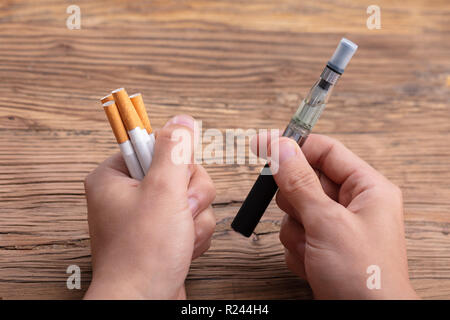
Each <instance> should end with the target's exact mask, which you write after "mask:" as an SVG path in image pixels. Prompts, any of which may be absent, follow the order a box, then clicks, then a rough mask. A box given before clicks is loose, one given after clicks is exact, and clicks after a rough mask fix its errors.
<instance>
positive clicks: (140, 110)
mask: <svg viewBox="0 0 450 320" xmlns="http://www.w3.org/2000/svg"><path fill="white" fill-rule="evenodd" d="M130 100H131V102H132V103H133V106H134V108H135V109H136V112H137V114H138V115H139V118H140V119H141V121H142V124H143V125H144V128H145V129H144V130H145V131H146V132H147V134H148V135H147V136H148V137H149V139H148V140H147V145H148V149H149V150H150V154H151V156H152V157H153V149H154V147H155V135H154V134H153V133H152V131H153V130H152V126H151V124H150V120H149V118H148V114H147V110H146V108H145V104H144V99H142V94H140V93H135V94H133V95H131V96H130ZM144 136H145V135H144ZM147 136H146V138H147Z"/></svg>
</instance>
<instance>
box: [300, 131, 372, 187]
mask: <svg viewBox="0 0 450 320" xmlns="http://www.w3.org/2000/svg"><path fill="white" fill-rule="evenodd" d="M302 151H303V153H304V155H305V157H306V159H308V162H309V164H310V165H311V166H312V167H314V168H316V169H318V170H320V171H322V172H323V173H324V174H325V175H326V176H327V177H328V178H329V179H330V180H332V181H333V182H334V183H336V184H338V185H341V184H343V183H344V182H345V181H346V180H347V179H348V178H349V177H350V176H351V175H353V174H357V173H359V172H367V173H371V174H374V173H376V172H377V171H376V170H375V169H374V168H372V167H371V166H370V165H369V164H368V163H367V162H365V161H364V160H362V159H361V158H360V157H358V156H357V155H356V154H354V153H353V152H352V151H350V150H349V149H347V148H346V147H345V146H344V145H343V144H342V143H341V142H339V141H338V140H335V139H332V138H330V137H327V136H324V135H319V134H311V135H309V137H308V139H307V140H306V142H305V144H304V145H303V146H302Z"/></svg>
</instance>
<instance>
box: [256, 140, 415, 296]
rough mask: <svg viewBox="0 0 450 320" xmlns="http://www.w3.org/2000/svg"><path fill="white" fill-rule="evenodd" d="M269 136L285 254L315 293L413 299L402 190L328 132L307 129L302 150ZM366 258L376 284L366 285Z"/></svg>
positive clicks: (292, 266) (292, 143) (295, 270)
mask: <svg viewBox="0 0 450 320" xmlns="http://www.w3.org/2000/svg"><path fill="white" fill-rule="evenodd" d="M268 141H269V142H268V144H269V146H270V147H269V150H270V148H272V150H274V149H273V148H274V147H276V145H275V144H276V143H278V147H279V168H278V172H277V173H276V174H275V175H274V178H275V181H276V182H277V184H278V186H279V191H278V193H277V197H276V201H277V204H278V206H279V207H280V208H281V209H282V210H283V211H284V212H286V213H287V214H286V215H285V217H284V218H283V221H282V225H281V230H280V241H281V243H282V244H283V245H284V247H285V260H286V263H287V265H288V267H289V269H291V271H293V272H294V273H295V274H297V275H298V276H300V277H301V278H303V279H305V280H307V281H308V282H309V284H310V286H311V288H312V290H313V293H314V296H315V297H316V298H320V299H413V298H418V297H417V295H416V293H415V291H414V290H413V289H412V286H411V284H410V281H409V277H408V263H407V257H406V246H405V235H404V226H403V204H402V194H401V191H400V189H399V188H398V187H397V186H395V185H394V184H392V183H391V182H390V181H389V180H387V179H386V178H385V177H384V176H383V175H381V174H380V173H379V172H377V171H376V170H375V169H373V168H372V167H371V166H370V165H368V164H367V163H366V162H364V161H363V160H361V159H360V158H359V157H357V156H356V155H355V154H353V153H352V152H351V151H350V150H348V149H347V148H346V147H345V146H344V145H342V144H341V143H340V142H338V141H336V140H333V139H331V138H328V137H326V136H321V135H314V134H312V135H310V137H309V138H308V140H307V141H306V143H305V144H304V146H303V147H302V149H300V147H299V146H298V145H297V143H296V142H295V141H293V140H292V139H289V138H285V137H281V138H279V139H277V140H274V141H273V143H272V144H270V137H268ZM252 149H253V150H257V149H256V145H255V141H253V145H252ZM302 151H303V152H302ZM371 265H376V266H378V267H379V268H380V270H381V274H380V275H381V277H380V279H381V288H380V289H372V290H371V289H369V288H368V286H367V285H366V283H367V279H368V278H369V276H370V274H367V272H366V271H367V268H368V267H369V266H371Z"/></svg>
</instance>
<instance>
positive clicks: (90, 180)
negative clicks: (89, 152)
mask: <svg viewBox="0 0 450 320" xmlns="http://www.w3.org/2000/svg"><path fill="white" fill-rule="evenodd" d="M94 176H95V170H93V171H91V172H89V173H88V174H87V175H86V177H84V180H83V183H84V189H85V190H88V189H90V188H91V186H92V184H93V182H94V181H95V178H94Z"/></svg>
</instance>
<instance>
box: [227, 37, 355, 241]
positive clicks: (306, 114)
mask: <svg viewBox="0 0 450 320" xmlns="http://www.w3.org/2000/svg"><path fill="white" fill-rule="evenodd" d="M357 48H358V46H357V45H356V44H354V43H353V42H351V41H350V40H348V39H345V38H342V40H341V41H340V42H339V45H338V47H337V48H336V51H335V52H334V54H333V56H332V57H331V59H330V61H328V63H327V65H326V67H325V69H323V71H322V74H321V75H320V78H319V80H318V81H317V82H316V84H315V85H314V86H313V87H312V88H311V90H310V91H309V93H308V95H307V96H306V98H305V99H304V100H303V101H302V103H301V104H300V106H299V108H298V109H297V111H296V112H295V114H294V116H293V117H292V119H291V122H290V123H289V125H288V126H287V128H286V129H285V130H284V133H283V136H284V137H289V138H292V139H294V140H295V141H297V143H298V144H299V145H300V147H301V146H302V145H303V143H305V140H306V138H307V137H308V135H309V133H310V132H311V129H312V127H313V126H314V124H315V123H316V122H317V120H318V119H319V117H320V114H321V113H322V111H323V109H324V108H325V104H326V103H327V100H328V98H329V97H330V95H331V91H332V89H333V87H334V85H335V84H336V82H337V80H338V79H339V77H340V76H341V75H342V73H343V72H344V70H345V67H346V66H347V64H348V62H349V61H350V59H351V58H352V56H353V54H354V53H355V52H356V49H357ZM264 171H265V172H264ZM277 190H278V186H277V184H276V183H275V179H274V178H273V176H272V174H271V172H270V167H269V164H266V165H265V166H264V168H263V172H262V174H260V175H259V177H258V179H257V180H256V182H255V184H254V185H253V187H252V189H251V190H250V192H249V194H248V196H247V198H246V199H245V201H244V203H243V204H242V206H241V208H240V209H239V212H238V213H237V215H236V217H235V218H234V220H233V222H232V223H231V227H232V228H233V229H234V230H235V231H237V232H239V233H241V234H243V235H244V236H246V237H250V235H251V234H252V233H253V231H254V230H255V228H256V225H257V224H258V222H259V220H260V219H261V217H262V215H263V214H264V211H266V209H267V206H268V205H269V203H270V201H271V200H272V198H273V196H274V195H275V193H276V192H277Z"/></svg>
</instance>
